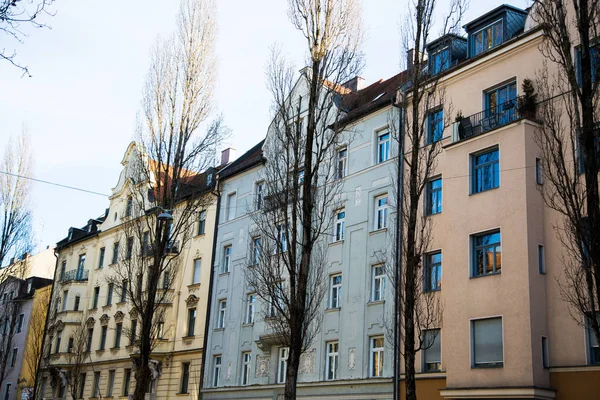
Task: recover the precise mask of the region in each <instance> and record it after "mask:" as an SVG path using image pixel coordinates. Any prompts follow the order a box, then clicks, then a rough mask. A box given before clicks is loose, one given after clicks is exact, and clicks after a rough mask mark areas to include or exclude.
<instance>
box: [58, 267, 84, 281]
mask: <svg viewBox="0 0 600 400" xmlns="http://www.w3.org/2000/svg"><path fill="white" fill-rule="evenodd" d="M89 275H90V271H89V270H87V269H72V270H70V271H65V273H63V274H62V276H61V277H60V281H61V282H71V281H75V282H86V281H87V280H88V277H89Z"/></svg>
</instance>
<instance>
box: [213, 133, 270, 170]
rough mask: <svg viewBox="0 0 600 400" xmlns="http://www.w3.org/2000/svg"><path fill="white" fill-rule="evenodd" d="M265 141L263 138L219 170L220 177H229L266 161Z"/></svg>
mask: <svg viewBox="0 0 600 400" xmlns="http://www.w3.org/2000/svg"><path fill="white" fill-rule="evenodd" d="M264 143H265V140H264V139H263V140H261V141H260V142H258V143H257V144H256V145H254V147H252V148H251V149H250V150H248V151H247V152H245V153H244V154H242V155H241V156H240V157H238V158H237V159H236V160H235V161H233V162H231V163H229V164H227V166H225V167H224V168H223V169H221V171H220V172H219V179H227V178H229V177H230V176H233V175H235V174H239V173H240V172H243V171H245V170H247V169H249V168H252V167H254V166H256V165H258V164H262V163H264V157H263V150H262V146H263V144H264Z"/></svg>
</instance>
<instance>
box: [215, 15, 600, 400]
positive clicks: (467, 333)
mask: <svg viewBox="0 0 600 400" xmlns="http://www.w3.org/2000/svg"><path fill="white" fill-rule="evenodd" d="M532 12H535V7H534V8H533V9H528V10H521V9H518V8H516V7H512V6H508V5H505V6H501V7H498V8H496V9H494V10H491V11H490V12H488V13H486V14H485V15H482V16H481V17H479V18H477V19H475V20H474V21H471V22H469V23H468V24H467V25H465V34H466V37H461V36H456V35H448V36H445V37H442V38H439V39H437V40H435V41H432V42H431V43H430V44H429V45H428V47H427V50H428V65H427V67H426V68H427V70H428V73H429V74H430V75H431V76H434V75H438V77H439V85H440V86H441V87H443V89H444V92H445V97H444V102H443V103H441V104H433V105H432V107H431V109H429V110H427V113H428V114H427V123H426V129H427V130H428V133H429V134H428V135H427V136H428V139H427V140H428V141H441V148H442V150H441V153H440V154H439V156H438V159H437V163H436V167H435V172H434V174H433V175H432V179H431V181H430V182H428V184H427V187H426V189H425V193H426V194H425V197H426V201H425V202H424V204H423V206H422V209H421V210H420V211H419V212H420V213H422V215H427V216H428V218H431V222H432V226H433V231H432V241H431V244H430V248H429V249H428V251H427V252H426V253H425V254H423V260H424V269H425V275H426V276H427V277H428V278H426V279H424V282H423V291H424V292H434V293H433V294H431V295H433V296H438V297H439V298H440V300H441V303H442V304H443V310H444V312H443V318H442V323H441V324H440V325H439V326H437V327H432V328H431V329H430V331H431V332H425V333H424V335H431V337H432V338H434V339H433V340H432V343H431V346H429V347H428V348H427V349H425V350H422V351H420V352H419V353H418V357H417V371H418V374H417V390H418V394H419V398H425V399H482V398H486V399H487V398H511V399H538V400H542V399H544V400H546V399H561V400H566V399H594V398H596V397H597V396H598V393H600V386H599V383H598V382H600V380H599V379H598V378H600V364H599V362H600V359H599V358H598V349H599V347H598V343H596V341H595V338H594V336H593V335H591V334H590V332H589V330H588V329H586V327H585V326H583V327H582V326H580V325H579V324H578V323H577V322H576V321H575V320H574V319H573V318H572V315H571V312H570V310H569V307H568V305H567V303H566V302H565V301H564V300H563V298H562V296H561V289H560V285H559V284H558V281H560V280H561V279H563V272H564V264H563V261H562V256H563V255H564V247H563V245H562V243H561V242H560V240H559V239H558V238H557V236H556V232H555V230H554V227H555V226H556V225H557V224H558V223H559V222H560V217H559V216H558V215H557V213H556V212H555V211H553V210H551V209H550V208H549V207H547V206H546V205H545V203H544V200H543V198H542V195H541V193H540V189H541V186H542V185H543V179H542V174H541V168H542V165H543V160H542V159H541V158H542V156H541V152H540V149H539V147H538V145H537V143H536V139H535V137H536V130H537V129H539V127H540V122H539V121H538V118H537V117H536V115H535V112H532V110H524V109H523V108H521V107H520V106H519V104H520V98H521V96H522V95H523V94H524V92H523V83H524V81H525V80H526V79H529V80H532V81H535V78H536V73H537V72H538V71H540V69H541V68H542V67H543V65H544V57H543V55H542V54H541V52H540V44H541V43H542V41H543V40H544V36H543V32H542V30H541V28H540V27H539V26H537V25H536V23H535V22H534V20H533V18H532V16H531V13H532ZM573 51H576V49H575V47H574V49H573ZM549 68H550V69H551V70H552V69H555V68H556V66H555V65H554V66H553V65H550V66H549ZM405 82H406V74H405V73H401V74H399V75H397V76H395V77H392V78H390V79H388V80H385V81H379V82H376V83H374V84H372V85H370V86H367V87H364V88H360V87H357V88H354V90H351V92H350V93H348V94H346V95H345V97H344V103H343V104H345V105H347V107H345V113H346V115H345V117H344V118H343V119H342V121H341V125H342V126H344V132H346V133H347V136H346V137H347V140H346V141H345V143H344V144H343V145H342V146H340V148H339V161H340V168H341V169H342V172H341V175H340V176H341V179H343V191H342V196H341V198H340V206H339V208H336V209H335V210H331V211H332V215H331V217H332V219H335V222H334V223H333V226H334V227H335V229H336V230H335V231H333V230H332V233H331V239H330V242H331V243H330V245H329V248H328V252H327V257H328V263H329V266H328V284H329V290H328V293H327V295H326V296H325V298H324V299H323V305H322V312H323V323H322V326H321V329H320V331H319V334H318V335H317V336H316V337H315V339H314V341H313V343H312V347H311V348H309V349H306V352H305V354H304V355H303V359H302V362H301V366H300V373H299V382H300V383H299V391H298V395H299V398H306V399H309V398H310V399H390V398H392V394H391V393H392V386H391V385H392V380H391V377H392V362H393V358H394V357H393V354H392V351H391V349H392V348H393V347H392V344H391V338H390V337H389V335H386V330H385V321H386V319H387V318H388V316H389V315H390V314H391V312H392V310H393V304H392V298H393V297H391V293H390V287H389V286H390V285H389V284H388V285H387V286H386V285H385V281H386V279H387V278H388V277H387V276H386V274H385V272H383V270H382V269H381V268H380V267H381V261H380V258H379V257H378V255H377V254H378V253H379V252H381V251H382V250H383V251H385V250H389V248H390V246H391V243H390V236H391V235H390V233H391V229H392V224H393V222H394V220H395V210H394V207H395V205H394V201H392V200H393V199H394V196H393V190H394V189H393V188H394V180H395V179H396V161H397V148H398V147H397V145H396V142H395V140H394V139H393V137H392V133H393V131H394V129H398V125H395V124H397V121H398V111H397V109H396V108H395V105H397V104H398V103H399V101H400V96H399V94H400V90H401V88H402V86H403V84H404V83H405ZM296 90H297V95H298V96H301V95H302V94H303V84H302V78H301V80H300V81H299V84H298V85H297V89H296ZM538 100H539V101H543V100H544V99H538ZM450 114H451V115H450ZM396 132H397V130H396ZM268 135H269V134H268V133H267V140H268ZM263 145H264V141H263V142H260V143H258V144H257V145H256V146H255V147H254V148H253V149H251V150H250V151H248V152H247V153H246V154H244V155H242V156H241V157H240V158H239V159H238V160H237V161H236V162H234V163H232V164H231V165H229V166H228V167H227V168H225V169H223V170H222V171H221V172H220V174H219V177H218V178H219V179H218V189H219V192H220V194H221V198H222V200H221V209H220V217H219V221H218V228H217V234H216V238H215V241H216V253H215V259H214V263H213V266H212V268H213V276H214V278H213V282H212V285H213V291H212V298H211V302H210V304H211V309H210V320H209V328H208V332H207V335H208V344H207V348H206V352H207V357H206V368H205V376H204V389H203V393H204V398H207V399H243V398H253V399H259V398H260V399H277V398H278V396H280V395H282V393H283V386H284V385H283V378H284V377H285V369H286V365H287V364H286V360H287V354H288V353H287V349H286V348H284V347H280V346H278V345H277V344H276V343H274V342H273V340H272V338H270V337H269V335H268V334H267V332H268V330H267V329H266V325H265V321H264V320H262V318H260V317H259V313H258V312H257V310H259V309H260V308H261V307H265V306H266V305H264V304H260V301H258V300H257V297H256V296H255V295H254V294H253V293H252V290H251V289H249V288H248V287H247V284H246V279H245V276H246V273H245V271H246V270H247V268H250V267H251V265H250V264H251V263H250V262H249V260H251V259H252V251H253V240H254V239H255V238H254V237H253V223H254V222H253V219H252V217H251V214H252V213H253V212H260V210H257V209H256V206H255V205H256V200H255V199H256V197H257V196H258V195H259V193H260V191H261V189H260V182H261V180H263V179H264V174H263V173H262V172H261V171H262V170H263V169H264V166H263V165H264V162H265V160H264V158H263V156H264V154H263V151H262V148H263ZM423 145H424V146H427V145H428V143H427V142H426V143H423ZM573 161H574V162H575V160H573ZM267 162H268V160H267ZM260 195H262V194H260ZM266 195H267V196H268V193H267V194H266ZM338 222H339V223H338ZM340 229H341V232H342V233H341V234H340ZM442 271H443V272H442ZM442 277H443V278H442ZM402 364H403V361H402ZM332 365H334V366H335V367H334V368H333V370H334V371H335V372H334V373H333V374H332V373H331V371H332V367H331V366H332ZM401 386H402V387H403V383H401Z"/></svg>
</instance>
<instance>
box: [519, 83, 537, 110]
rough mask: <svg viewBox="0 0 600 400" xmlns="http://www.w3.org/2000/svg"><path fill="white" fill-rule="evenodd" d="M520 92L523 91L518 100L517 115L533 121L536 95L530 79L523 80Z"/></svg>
mask: <svg viewBox="0 0 600 400" xmlns="http://www.w3.org/2000/svg"><path fill="white" fill-rule="evenodd" d="M521 90H523V96H522V97H521V98H519V105H518V110H519V114H520V116H521V117H524V118H530V119H534V118H535V111H536V108H537V93H535V88H534V87H533V82H532V81H531V79H527V78H525V79H523V84H522V85H521Z"/></svg>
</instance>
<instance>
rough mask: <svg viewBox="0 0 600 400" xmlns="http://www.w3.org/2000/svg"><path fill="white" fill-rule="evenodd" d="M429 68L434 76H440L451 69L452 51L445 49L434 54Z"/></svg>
mask: <svg viewBox="0 0 600 400" xmlns="http://www.w3.org/2000/svg"><path fill="white" fill-rule="evenodd" d="M429 68H430V69H431V74H432V75H436V74H439V73H440V72H442V71H445V70H447V69H448V68H450V49H449V48H448V47H444V48H442V49H440V50H438V51H436V52H435V53H433V55H432V56H431V59H430V61H429Z"/></svg>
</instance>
